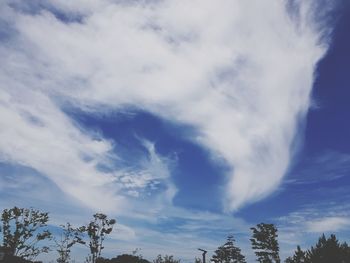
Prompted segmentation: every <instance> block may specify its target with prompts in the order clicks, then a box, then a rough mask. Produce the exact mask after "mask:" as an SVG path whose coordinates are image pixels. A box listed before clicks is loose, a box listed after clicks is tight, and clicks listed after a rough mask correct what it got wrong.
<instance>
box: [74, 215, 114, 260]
mask: <svg viewBox="0 0 350 263" xmlns="http://www.w3.org/2000/svg"><path fill="white" fill-rule="evenodd" d="M93 217H94V219H93V220H92V221H91V222H90V223H89V224H88V225H87V226H82V227H80V228H79V231H81V232H83V233H85V232H86V233H87V235H88V238H89V244H88V245H87V246H88V247H89V249H90V255H89V256H88V257H87V258H86V262H91V263H96V260H97V258H99V257H101V251H102V249H103V248H104V247H103V241H104V240H105V238H106V235H109V234H110V233H111V232H112V230H113V225H114V224H115V223H116V221H115V219H108V218H107V216H106V215H105V214H102V213H96V214H94V215H93ZM82 243H83V244H86V242H82Z"/></svg>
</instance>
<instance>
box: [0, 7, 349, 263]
mask: <svg viewBox="0 0 350 263" xmlns="http://www.w3.org/2000/svg"><path fill="white" fill-rule="evenodd" d="M321 2H322V3H321ZM0 14H1V15H0V17H1V19H0V55H1V57H2V62H1V63H0V79H1V82H0V83H1V89H0V127H1V128H0V135H1V136H0V138H1V139H0V196H1V200H0V208H2V209H3V208H8V207H12V206H14V205H18V206H25V207H36V208H39V209H42V210H44V211H49V212H50V215H51V224H52V226H55V225H58V224H61V223H65V222H66V221H67V219H69V221H70V222H71V223H73V224H74V225H81V224H84V223H86V222H88V220H89V218H90V217H91V215H92V214H93V213H94V212H96V211H101V212H104V213H107V214H108V215H110V216H111V217H114V218H116V219H117V227H116V230H115V231H114V233H113V234H112V236H111V239H109V240H108V241H107V244H106V249H105V251H104V253H105V255H106V256H115V255H116V254H119V253H130V252H131V251H133V250H134V249H135V248H141V254H143V255H144V257H146V258H148V259H153V258H155V257H156V255H157V254H159V253H162V254H165V253H167V254H174V255H176V256H177V257H179V258H181V259H182V260H183V261H185V262H187V261H192V259H193V258H194V257H196V256H199V254H198V253H197V250H196V249H197V248H198V247H203V248H206V249H207V250H208V251H214V250H215V248H216V247H218V246H219V245H221V244H222V243H223V242H224V240H225V238H226V236H227V235H229V234H234V235H235V237H236V239H237V243H238V244H239V246H240V247H241V248H242V250H243V252H244V253H245V254H246V255H247V257H248V259H249V261H253V259H254V256H253V252H252V251H251V249H250V244H249V236H250V233H249V227H251V226H254V225H255V224H257V223H260V222H271V223H274V224H276V225H277V226H278V228H279V241H280V247H281V255H282V258H284V257H286V256H287V255H290V253H291V251H292V250H293V249H294V248H295V247H296V245H297V244H300V245H301V246H302V247H303V248H307V247H309V246H310V245H312V244H313V243H314V242H315V241H316V240H317V238H318V236H319V235H320V234H322V233H323V232H325V233H336V234H337V236H338V237H339V238H340V239H341V240H343V241H349V240H348V237H349V233H350V212H349V211H350V210H349V209H350V206H349V199H350V195H349V186H350V179H349V172H350V140H349V139H348V136H349V133H350V124H349V121H348V116H349V112H350V104H349V98H350V90H349V74H348V71H349V70H348V69H349V68H350V65H349V63H350V62H349V61H350V52H349V50H348V47H349V46H350V43H349V42H350V37H349V33H348V31H349V26H350V6H349V3H348V2H347V1H311V0H310V1H279V0H271V1H270V3H269V5H266V3H262V1H254V0H251V1H244V2H242V1H241V2H239V1H236V2H233V1H228V0H227V1H222V2H220V3H217V2H215V3H214V2H212V1H209V0H208V1H206V0H205V1H203V0H202V1H193V2H188V1H170V0H169V1H132V2H125V1H110V0H103V1H97V0H96V1H95V0H91V1H83V0H79V1H74V2H69V3H68V2H66V1H63V0H62V1H61V0H50V1H40V0H38V1H31V2H28V1H20V0H15V1H4V2H2V3H1V4H0ZM209 21H211V22H209ZM85 253H86V251H85V250H84V249H83V248H77V249H76V250H75V251H74V256H75V257H76V258H79V257H82V255H84V254H85ZM54 257H55V255H54V253H50V254H49V255H46V256H45V257H44V259H52V258H54Z"/></svg>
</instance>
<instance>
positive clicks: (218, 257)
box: [212, 236, 246, 263]
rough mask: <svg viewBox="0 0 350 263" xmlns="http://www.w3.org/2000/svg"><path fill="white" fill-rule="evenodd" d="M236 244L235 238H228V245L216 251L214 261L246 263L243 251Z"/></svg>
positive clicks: (220, 262)
mask: <svg viewBox="0 0 350 263" xmlns="http://www.w3.org/2000/svg"><path fill="white" fill-rule="evenodd" d="M234 242H235V240H234V238H233V236H228V237H227V241H226V243H225V244H224V245H223V246H220V247H218V249H217V250H216V251H215V254H214V255H213V257H212V261H214V262H216V263H245V262H246V261H245V257H244V256H243V255H242V254H241V249H240V248H238V247H236V246H235V245H234Z"/></svg>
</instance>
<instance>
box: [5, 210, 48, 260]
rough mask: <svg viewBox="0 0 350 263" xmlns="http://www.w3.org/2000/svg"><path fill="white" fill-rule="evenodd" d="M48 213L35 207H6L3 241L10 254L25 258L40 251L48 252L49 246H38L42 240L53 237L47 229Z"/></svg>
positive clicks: (32, 257) (34, 255)
mask: <svg viewBox="0 0 350 263" xmlns="http://www.w3.org/2000/svg"><path fill="white" fill-rule="evenodd" d="M48 220H49V216H48V213H42V212H40V211H39V210H34V209H33V208H30V209H27V208H18V207H16V206H15V207H13V208H11V209H4V210H3V212H2V215H1V222H2V227H1V229H0V231H2V243H3V247H5V248H7V249H8V251H9V253H10V255H13V256H18V257H21V258H23V259H30V260H32V259H34V258H36V257H37V256H38V255H39V254H40V253H47V252H48V251H49V247H47V246H38V243H39V242H40V241H43V240H45V239H50V238H51V233H50V231H49V230H47V229H46V226H47V222H48Z"/></svg>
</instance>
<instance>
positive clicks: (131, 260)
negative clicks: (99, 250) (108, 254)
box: [96, 254, 150, 263]
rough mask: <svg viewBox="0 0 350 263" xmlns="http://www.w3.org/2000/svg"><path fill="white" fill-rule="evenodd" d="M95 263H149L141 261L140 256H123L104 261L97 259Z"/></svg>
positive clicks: (144, 260) (103, 259)
mask: <svg viewBox="0 0 350 263" xmlns="http://www.w3.org/2000/svg"><path fill="white" fill-rule="evenodd" d="M96 262H97V263H150V262H149V261H148V260H146V259H143V258H142V257H141V256H135V255H129V254H123V255H119V256H117V257H115V258H111V259H105V258H98V259H97V261H96Z"/></svg>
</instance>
